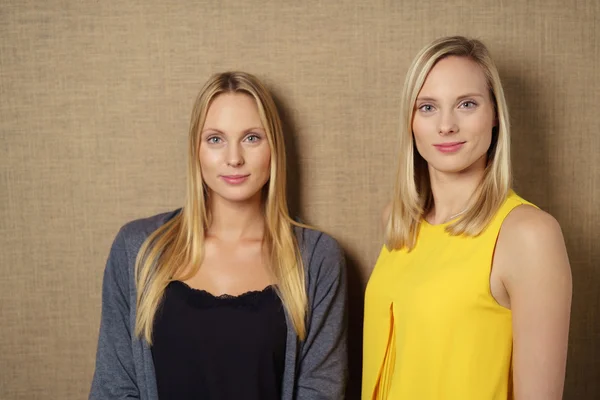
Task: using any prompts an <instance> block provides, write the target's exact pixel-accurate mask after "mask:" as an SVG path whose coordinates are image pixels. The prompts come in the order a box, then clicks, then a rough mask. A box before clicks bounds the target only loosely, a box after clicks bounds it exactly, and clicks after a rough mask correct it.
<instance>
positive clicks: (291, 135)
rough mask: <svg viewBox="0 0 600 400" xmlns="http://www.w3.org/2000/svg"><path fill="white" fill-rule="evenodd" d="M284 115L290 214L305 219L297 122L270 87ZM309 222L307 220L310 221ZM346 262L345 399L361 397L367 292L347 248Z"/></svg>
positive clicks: (354, 259) (357, 266) (280, 113)
mask: <svg viewBox="0 0 600 400" xmlns="http://www.w3.org/2000/svg"><path fill="white" fill-rule="evenodd" d="M269 89H270V91H271V93H272V95H273V98H274V100H275V104H276V106H277V109H278V111H279V115H280V117H281V122H282V125H283V132H284V139H285V146H286V157H287V182H288V188H287V191H288V193H287V195H288V207H289V210H290V215H291V216H292V217H293V218H297V219H300V220H303V218H302V217H303V216H302V194H301V190H302V174H301V168H300V163H299V156H298V150H297V149H298V147H297V142H296V133H297V129H296V124H295V123H294V119H293V115H292V113H291V111H290V108H288V107H287V104H286V102H285V100H284V97H283V96H282V95H281V94H280V93H278V92H277V90H276V89H274V88H272V87H270V88H269ZM307 222H308V221H307ZM344 252H345V254H346V264H347V273H348V276H347V283H348V314H349V315H348V329H349V331H348V351H349V353H348V362H349V369H350V376H349V382H348V389H347V395H346V399H348V400H355V399H356V400H358V399H360V382H361V368H362V332H363V329H362V327H363V325H362V322H363V310H364V292H363V287H362V283H361V278H360V272H359V265H358V262H357V261H356V258H354V257H352V255H351V254H350V253H349V252H348V249H344Z"/></svg>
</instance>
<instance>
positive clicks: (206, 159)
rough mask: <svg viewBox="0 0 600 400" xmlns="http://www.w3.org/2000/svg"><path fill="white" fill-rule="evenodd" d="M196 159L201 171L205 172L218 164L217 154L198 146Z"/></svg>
mask: <svg viewBox="0 0 600 400" xmlns="http://www.w3.org/2000/svg"><path fill="white" fill-rule="evenodd" d="M198 159H199V160H200V167H201V168H202V171H205V172H206V171H209V170H211V169H213V168H214V167H215V166H216V165H217V164H218V160H219V154H218V152H216V151H211V150H209V149H207V148H206V147H203V146H200V151H198Z"/></svg>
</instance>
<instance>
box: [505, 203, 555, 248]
mask: <svg viewBox="0 0 600 400" xmlns="http://www.w3.org/2000/svg"><path fill="white" fill-rule="evenodd" d="M501 235H502V236H504V237H505V238H507V239H508V238H509V239H510V242H511V243H512V244H513V245H514V246H516V247H517V248H519V247H524V246H525V247H539V246H547V245H548V244H551V243H552V242H554V241H556V240H560V241H562V240H563V236H562V231H561V229H560V225H559V223H558V221H557V220H556V219H555V218H554V217H553V216H552V215H550V214H548V213H547V212H545V211H542V210H540V209H538V208H536V207H534V206H532V205H529V204H522V205H519V206H517V207H515V208H514V209H513V210H512V211H511V212H510V213H509V214H508V215H507V217H506V218H505V220H504V222H503V224H502V230H501Z"/></svg>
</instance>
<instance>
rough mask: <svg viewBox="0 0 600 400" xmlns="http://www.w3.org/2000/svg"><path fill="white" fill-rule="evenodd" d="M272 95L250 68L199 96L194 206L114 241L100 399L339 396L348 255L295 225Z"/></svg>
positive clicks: (190, 190) (220, 77) (190, 198)
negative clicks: (246, 71)
mask: <svg viewBox="0 0 600 400" xmlns="http://www.w3.org/2000/svg"><path fill="white" fill-rule="evenodd" d="M285 179H286V160H285V148H284V142H283V132H282V127H281V122H280V119H279V116H278V113H277V109H276V107H275V104H274V102H273V99H272V97H271V95H270V93H269V92H268V91H267V90H266V89H265V87H264V86H263V85H262V83H261V82H260V81H259V80H258V79H257V78H256V77H254V76H252V75H250V74H247V73H242V72H229V73H221V74H217V75H215V76H213V77H212V78H211V79H210V80H209V81H208V82H207V83H206V84H205V86H204V88H203V89H202V90H201V92H200V94H199V95H198V98H197V100H196V103H195V106H194V110H193V113H192V120H191V128H190V134H189V154H188V180H187V181H188V184H187V199H186V203H185V205H184V206H183V207H182V208H181V209H179V210H176V211H173V212H170V213H166V214H161V215H157V216H154V217H150V218H147V219H142V220H137V221H133V222H130V223H128V224H126V225H125V226H124V227H123V228H121V230H120V231H119V233H118V235H117V237H116V239H115V240H114V243H113V245H112V248H111V251H110V256H109V258H108V262H107V265H106V269H105V273H104V281H103V291H102V317H101V324H100V334H99V340H98V350H97V355H96V369H95V374H94V378H93V382H92V388H91V392H90V396H89V398H90V399H125V398H127V399H143V400H156V399H158V398H160V400H169V399H177V400H186V399H207V400H210V399H236V400H238V399H242V398H243V399H247V400H251V399H257V400H258V399H260V400H269V399H284V400H292V399H302V400H305V399H342V398H343V396H344V391H345V384H346V376H347V361H346V359H347V354H346V352H347V349H346V310H345V307H346V282H345V265H344V258H343V255H342V251H341V250H340V247H339V246H338V244H337V242H336V241H335V240H334V239H332V238H331V237H330V236H327V235H326V234H324V233H322V232H319V231H316V230H314V229H311V228H309V227H308V226H305V225H303V224H300V223H298V222H295V221H294V220H293V219H292V218H291V217H290V215H289V212H288V207H287V201H286V181H285Z"/></svg>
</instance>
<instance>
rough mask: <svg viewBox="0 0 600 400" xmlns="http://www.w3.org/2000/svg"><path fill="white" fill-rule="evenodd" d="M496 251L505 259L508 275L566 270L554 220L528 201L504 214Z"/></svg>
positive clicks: (567, 264)
mask: <svg viewBox="0 0 600 400" xmlns="http://www.w3.org/2000/svg"><path fill="white" fill-rule="evenodd" d="M496 251H497V252H498V251H501V252H503V254H501V255H500V256H501V257H502V259H504V260H506V261H507V263H506V264H505V265H506V267H507V273H508V278H509V279H519V277H522V276H524V275H529V274H532V275H537V274H547V273H559V274H570V267H569V262H568V258H567V252H566V248H565V243H564V238H563V234H562V230H561V228H560V225H559V223H558V221H557V220H556V219H555V218H554V217H553V216H551V215H550V214H548V213H547V212H545V211H542V210H540V209H538V208H536V207H534V206H531V205H529V204H523V205H520V206H517V207H515V208H514V209H513V210H512V211H511V212H510V213H509V214H508V216H507V217H506V218H505V220H504V222H503V224H502V228H501V230H500V235H499V237H498V244H497V249H496Z"/></svg>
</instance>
